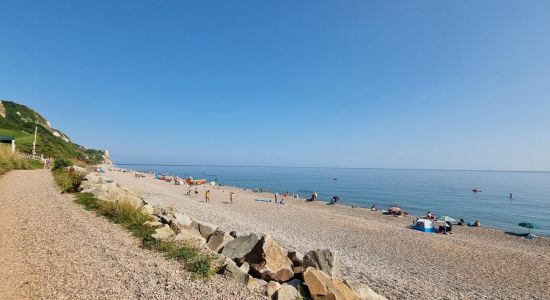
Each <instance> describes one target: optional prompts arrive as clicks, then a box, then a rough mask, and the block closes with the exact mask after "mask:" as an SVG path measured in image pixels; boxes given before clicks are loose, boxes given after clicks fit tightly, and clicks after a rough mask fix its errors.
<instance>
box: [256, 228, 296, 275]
mask: <svg viewBox="0 0 550 300" xmlns="http://www.w3.org/2000/svg"><path fill="white" fill-rule="evenodd" d="M287 255H288V253H287V252H286V250H285V249H283V248H282V247H281V246H279V245H278V244H277V242H275V240H273V239H272V238H271V237H269V236H267V235H265V236H263V237H262V238H261V240H260V241H259V242H258V244H256V246H255V247H254V248H253V249H252V251H251V252H250V253H249V254H248V255H247V256H246V259H245V260H246V262H248V263H249V264H250V267H251V268H252V269H253V270H254V271H255V273H257V274H258V275H259V277H260V278H261V279H264V280H275V281H278V282H285V281H287V280H289V279H290V278H292V276H294V272H293V271H292V261H290V258H288V256H287Z"/></svg>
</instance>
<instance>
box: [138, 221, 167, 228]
mask: <svg viewBox="0 0 550 300" xmlns="http://www.w3.org/2000/svg"><path fill="white" fill-rule="evenodd" d="M143 225H145V226H151V227H159V226H162V225H163V224H162V223H161V222H157V221H145V223H143Z"/></svg>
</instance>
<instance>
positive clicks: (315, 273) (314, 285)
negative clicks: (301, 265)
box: [304, 267, 360, 300]
mask: <svg viewBox="0 0 550 300" xmlns="http://www.w3.org/2000/svg"><path fill="white" fill-rule="evenodd" d="M304 281H305V283H306V285H307V288H308V289H309V293H310V294H311V297H312V298H313V300H325V299H333V300H360V298H359V295H358V294H357V293H355V292H354V291H352V290H351V288H349V287H348V286H347V285H346V284H345V283H343V282H342V281H341V280H339V279H338V278H331V277H330V276H329V275H327V273H325V272H323V271H320V270H318V269H315V268H312V267H308V268H307V269H306V271H305V272H304Z"/></svg>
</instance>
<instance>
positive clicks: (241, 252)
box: [221, 233, 259, 263]
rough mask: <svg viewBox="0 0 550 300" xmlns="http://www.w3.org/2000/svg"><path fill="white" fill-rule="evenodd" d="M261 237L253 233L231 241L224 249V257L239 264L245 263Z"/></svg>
mask: <svg viewBox="0 0 550 300" xmlns="http://www.w3.org/2000/svg"><path fill="white" fill-rule="evenodd" d="M258 240H259V237H258V236H257V235H256V234H254V233H251V234H249V235H241V236H239V237H237V238H236V239H234V240H231V241H229V242H228V243H227V244H226V245H225V247H223V250H222V253H221V254H222V255H223V256H225V257H227V258H229V259H233V260H236V261H239V262H241V263H242V262H244V257H245V256H246V255H247V254H248V253H250V251H252V249H254V246H256V244H257V243H258Z"/></svg>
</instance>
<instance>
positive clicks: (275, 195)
mask: <svg viewBox="0 0 550 300" xmlns="http://www.w3.org/2000/svg"><path fill="white" fill-rule="evenodd" d="M273 195H274V197H275V203H277V193H275V194H273Z"/></svg>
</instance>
